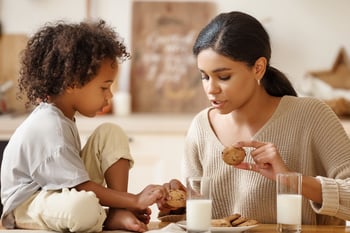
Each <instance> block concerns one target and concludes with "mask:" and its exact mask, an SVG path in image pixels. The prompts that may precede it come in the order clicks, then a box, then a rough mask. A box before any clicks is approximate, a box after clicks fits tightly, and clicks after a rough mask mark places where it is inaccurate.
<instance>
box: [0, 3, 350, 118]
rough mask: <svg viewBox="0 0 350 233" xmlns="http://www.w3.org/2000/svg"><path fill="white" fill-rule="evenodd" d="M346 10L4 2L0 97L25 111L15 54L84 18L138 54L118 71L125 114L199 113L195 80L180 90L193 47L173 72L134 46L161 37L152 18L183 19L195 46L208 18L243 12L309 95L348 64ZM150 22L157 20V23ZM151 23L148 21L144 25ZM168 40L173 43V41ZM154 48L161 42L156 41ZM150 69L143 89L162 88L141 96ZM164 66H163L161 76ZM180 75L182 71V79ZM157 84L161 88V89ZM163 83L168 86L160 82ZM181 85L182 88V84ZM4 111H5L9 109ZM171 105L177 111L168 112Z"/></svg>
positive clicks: (341, 6) (275, 61)
mask: <svg viewBox="0 0 350 233" xmlns="http://www.w3.org/2000/svg"><path fill="white" fill-rule="evenodd" d="M140 3H141V4H140ZM142 3H143V4H144V5H142ZM193 3H198V4H208V3H209V4H211V6H209V7H208V5H207V7H206V8H193ZM145 4H146V5H145ZM152 4H153V5H152ZM169 4H170V7H169ZM191 4H192V5H191ZM135 5H136V7H135ZM152 6H156V7H152ZM186 7H187V8H186ZM186 9H188V11H186ZM349 9H350V1H348V0H322V1H319V0H264V1H261V0H230V1H227V0H213V1H196V0H193V1H191V2H187V1H176V0H175V1H171V2H170V1H152V2H150V1H133V0H123V1H116V0H74V1H70V0H60V1H57V0H0V23H1V39H0V49H1V50H0V85H1V89H0V90H2V92H0V93H1V96H2V97H1V99H2V110H3V111H6V110H7V111H10V110H11V111H13V110H15V111H23V109H22V108H23V103H20V104H19V103H17V101H16V100H15V97H14V96H15V88H16V85H15V80H16V77H17V72H18V53H19V51H20V50H21V49H22V48H23V46H24V44H25V40H26V38H27V37H28V36H30V35H31V34H32V33H34V32H35V31H36V30H37V29H38V28H39V27H40V26H42V25H43V24H44V23H46V22H49V21H55V20H62V19H63V20H68V21H72V22H78V21H81V20H84V19H87V18H88V19H97V18H102V19H104V20H106V21H107V23H109V24H111V25H113V26H114V27H115V29H116V31H117V32H118V33H119V34H120V35H121V36H122V37H123V38H124V40H125V43H126V45H127V46H128V48H129V49H130V50H131V52H132V54H133V58H132V59H131V60H130V61H127V62H125V63H123V64H122V65H121V67H120V73H119V85H118V86H116V87H115V91H116V93H117V92H122V93H121V96H122V97H120V99H121V101H120V102H122V101H125V103H122V104H124V105H128V104H129V103H130V105H131V106H130V110H129V109H126V111H131V112H155V113H157V112H158V113H161V112H180V113H181V112H184V113H185V112H196V111H198V110H199V109H201V108H202V107H203V106H206V102H205V97H204V96H203V95H202V92H201V88H199V89H197V88H198V87H200V82H199V81H198V80H196V81H195V82H194V83H189V84H186V85H184V84H183V83H184V82H183V80H186V79H188V74H192V76H195V75H198V74H197V73H196V74H194V73H193V69H195V62H194V60H193V58H192V57H191V51H190V49H191V45H192V41H190V42H191V43H187V44H186V46H187V47H186V48H188V50H187V51H182V52H181V53H178V54H180V55H178V57H179V58H181V57H182V58H184V57H189V58H188V59H183V61H181V62H182V63H181V62H179V61H170V65H171V66H173V67H175V71H174V70H169V69H168V70H165V69H166V68H164V67H165V65H164V64H163V63H159V62H158V61H157V60H156V61H153V64H150V62H148V63H144V64H142V61H141V60H142V59H141V60H140V59H139V58H140V56H142V53H143V52H144V53H148V55H150V52H149V50H150V49H152V48H148V50H147V49H145V50H147V51H145V50H144V51H142V49H141V50H137V49H138V48H137V46H138V45H139V44H140V43H141V42H142V41H146V39H147V38H151V33H152V30H153V31H154V30H158V29H159V27H160V26H159V25H158V26H157V25H155V24H152V22H151V19H152V15H153V16H154V15H158V16H159V17H162V16H167V15H168V16H169V15H171V16H170V17H173V19H174V18H176V19H180V20H182V21H183V23H184V24H187V25H185V26H184V29H183V31H186V32H185V33H187V34H185V35H189V32H191V33H192V34H191V35H192V36H191V38H190V40H193V39H194V38H195V35H196V33H198V30H199V29H200V28H201V27H202V25H203V26H204V25H205V24H206V23H207V22H208V21H209V20H210V19H211V17H213V16H214V15H215V14H217V13H219V12H227V11H232V10H239V11H244V12H247V13H249V14H252V15H253V16H255V17H256V18H257V19H259V20H260V21H261V22H262V23H263V25H264V26H265V28H266V29H267V31H268V32H269V34H270V37H271V43H272V59H271V63H272V65H273V66H275V67H277V68H279V69H280V70H281V71H283V72H285V73H286V74H287V76H288V77H289V78H290V80H291V81H292V82H293V84H294V85H295V87H296V88H297V90H298V91H299V92H300V93H302V92H303V91H304V92H307V91H309V90H306V91H305V90H303V85H304V84H305V83H304V81H305V77H306V76H307V74H308V73H309V72H313V71H324V70H326V71H327V70H330V69H332V67H333V65H334V63H335V61H336V59H337V56H338V55H339V52H340V50H341V49H342V48H343V49H344V51H345V53H344V54H345V58H346V59H347V56H348V51H349V50H350V30H349V28H348V25H347V22H350V14H349ZM203 12H204V13H203ZM196 14H197V15H198V16H199V17H191V15H196ZM153 18H154V20H157V19H156V17H153ZM147 19H149V20H148V21H147ZM158 20H159V19H158ZM143 21H144V25H141V26H140V25H137V24H136V23H135V22H143ZM191 21H193V22H196V24H193V23H191ZM167 26H168V27H169V28H170V31H169V32H168V35H171V33H172V31H171V30H173V34H176V33H178V32H177V31H176V30H177V29H175V28H174V27H173V26H171V25H170V26H169V25H167ZM142 30H145V33H148V37H146V36H147V35H145V33H142ZM158 35H159V33H158ZM182 35H184V34H182ZM167 38H168V39H169V37H167ZM158 42H159V41H158ZM168 42H170V43H168V45H167V46H168V47H166V48H165V45H162V46H163V47H162V48H163V51H164V50H165V49H168V50H167V52H164V53H163V54H161V56H160V57H162V55H163V57H165V56H167V55H168V56H170V57H171V56H173V55H174V54H175V53H176V52H174V49H173V50H172V51H171V52H169V44H176V43H174V41H171V40H169V41H168ZM137 43H139V44H137ZM154 43H157V41H156V42H154ZM159 43H162V42H159ZM177 43H182V44H181V45H183V43H184V42H183V41H177ZM181 45H180V46H181ZM146 46H147V45H146ZM180 46H179V47H180ZM154 53H156V52H153V55H154ZM165 53H167V54H165ZM140 54H141V55H140ZM174 56H175V55H174ZM158 59H159V58H158ZM178 60H179V59H178ZM138 62H139V63H138ZM140 62H141V67H142V69H141V71H140ZM157 62H158V63H157ZM171 62H173V63H171ZM174 62H175V63H174ZM152 65H153V66H157V65H158V73H154V72H153V74H154V75H153V77H151V79H153V80H150V78H149V77H148V81H147V82H148V84H145V83H142V84H140V85H146V86H147V85H149V86H152V84H155V83H157V87H156V88H155V89H154V90H149V89H147V88H144V89H147V91H140V90H142V86H141V87H139V86H137V85H136V84H134V83H136V82H135V81H134V82H133V80H135V78H134V76H136V75H137V76H138V78H137V80H138V81H139V80H141V79H142V77H143V76H146V74H147V75H148V76H150V75H152V72H151V71H150V70H147V67H148V68H150V67H151V66H152ZM184 65H185V66H187V70H186V69H185V70H184V69H183V66H184ZM159 66H162V70H160V68H159ZM181 67H182V69H181ZM153 68H154V67H153ZM140 72H141V73H140ZM179 72H183V74H182V76H181V75H180V74H179ZM186 72H187V76H186ZM140 76H141V77H140ZM349 78H350V77H349ZM156 79H157V80H158V82H156ZM160 79H162V80H163V81H159V80H160ZM175 79H176V80H175ZM8 80H12V81H13V80H14V83H11V82H8ZM164 80H167V81H164ZM193 80H194V79H193ZM180 82H181V83H182V85H179V83H180ZM162 85H163V86H162ZM304 86H305V85H304ZM184 88H185V89H186V90H189V89H191V91H192V92H190V91H187V92H186V90H183V89H184ZM304 89H305V87H304ZM169 90H170V91H169ZM152 91H153V95H152V96H148V94H147V93H149V92H152ZM128 95H130V96H128ZM125 96H126V97H125ZM145 96H146V97H147V98H145ZM149 98H150V99H151V100H150V101H149V102H151V103H145V102H142V100H144V99H149ZM152 98H153V99H152ZM159 99H164V101H163V102H157V101H160V100H159ZM186 100H187V101H186ZM189 100H190V101H189ZM189 102H191V103H189ZM5 104H6V106H4V105H5ZM169 105H170V106H172V107H169ZM124 107H125V106H124ZM127 107H128V106H127ZM121 108H123V106H121V107H120V109H121Z"/></svg>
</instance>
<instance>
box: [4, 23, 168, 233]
mask: <svg viewBox="0 0 350 233" xmlns="http://www.w3.org/2000/svg"><path fill="white" fill-rule="evenodd" d="M129 57H130V55H129V53H128V52H127V51H126V48H125V46H124V45H123V43H122V41H121V39H120V38H119V36H118V34H117V33H116V32H114V31H113V29H112V28H110V27H108V26H107V25H106V23H105V22H104V21H102V20H101V21H99V22H96V23H93V22H82V23H79V24H70V23H65V22H56V23H53V24H47V25H45V26H44V27H42V28H41V29H40V30H39V31H38V32H37V33H36V34H34V35H33V37H31V38H30V39H29V41H28V44H27V47H26V49H25V50H24V53H23V57H22V64H21V65H22V66H21V70H20V76H19V90H20V92H21V93H22V94H23V93H26V97H27V104H33V105H36V107H35V109H34V110H33V111H32V112H31V114H30V115H29V116H28V117H27V119H25V120H24V122H23V123H22V124H21V125H20V126H19V127H18V128H17V129H16V131H15V133H14V134H13V136H12V137H11V139H10V141H9V143H8V145H7V147H6V149H5V151H4V154H3V161H2V167H1V201H2V203H3V206H4V209H3V213H2V216H1V217H2V224H3V226H4V227H6V228H23V229H50V230H54V231H61V232H62V231H70V232H77V231H79V232H98V231H102V229H125V230H130V231H137V232H144V231H146V230H147V225H146V224H147V223H148V222H149V220H150V214H151V211H150V208H149V206H150V205H152V204H154V203H158V204H161V203H162V202H164V200H165V199H166V197H167V191H166V190H165V188H163V186H160V185H149V186H147V187H146V188H145V189H144V190H143V191H142V192H140V193H139V194H130V193H128V192H127V185H128V171H129V169H130V168H131V166H132V164H133V159H132V157H131V155H130V151H129V145H128V138H127V136H126V135H125V133H124V132H123V131H122V129H121V128H120V127H118V126H116V125H113V124H107V123H106V124H103V125H101V126H100V127H98V128H97V129H96V130H95V131H94V132H93V134H92V135H91V136H90V138H89V139H88V141H87V143H86V145H85V146H84V148H83V149H81V144H80V139H79V133H78V130H77V127H76V124H75V117H74V116H75V114H76V112H78V113H80V114H82V115H84V116H88V117H94V116H95V115H96V113H97V112H99V111H101V110H102V109H103V108H104V107H105V106H107V104H108V101H109V100H110V99H111V98H112V96H113V95H112V92H111V85H112V83H113V82H114V80H115V77H116V74H117V71H118V63H119V62H122V61H124V60H125V59H128V58H129ZM106 207H108V208H106Z"/></svg>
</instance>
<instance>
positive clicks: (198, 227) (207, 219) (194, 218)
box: [186, 199, 212, 232]
mask: <svg viewBox="0 0 350 233" xmlns="http://www.w3.org/2000/svg"><path fill="white" fill-rule="evenodd" d="M211 205H212V201H211V200H208V199H191V200H187V201H186V225H187V230H188V231H192V232H201V231H208V229H210V225H211Z"/></svg>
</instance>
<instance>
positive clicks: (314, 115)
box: [280, 96, 336, 119]
mask: <svg viewBox="0 0 350 233" xmlns="http://www.w3.org/2000/svg"><path fill="white" fill-rule="evenodd" d="M280 112H281V114H284V113H288V115H293V117H296V116H303V117H305V119H307V118H309V119H318V118H329V117H330V118H336V114H335V112H334V111H333V110H332V108H331V107H330V106H329V105H327V103H326V102H325V101H323V100H321V99H319V98H316V97H309V96H302V97H295V96H285V97H283V98H282V100H281V103H280Z"/></svg>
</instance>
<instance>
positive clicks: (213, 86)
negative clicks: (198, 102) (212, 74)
mask: <svg viewBox="0 0 350 233" xmlns="http://www.w3.org/2000/svg"><path fill="white" fill-rule="evenodd" d="M206 89H207V92H208V94H216V93H218V92H220V86H219V85H218V83H217V82H215V80H213V79H209V80H208V82H207V88H206Z"/></svg>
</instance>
